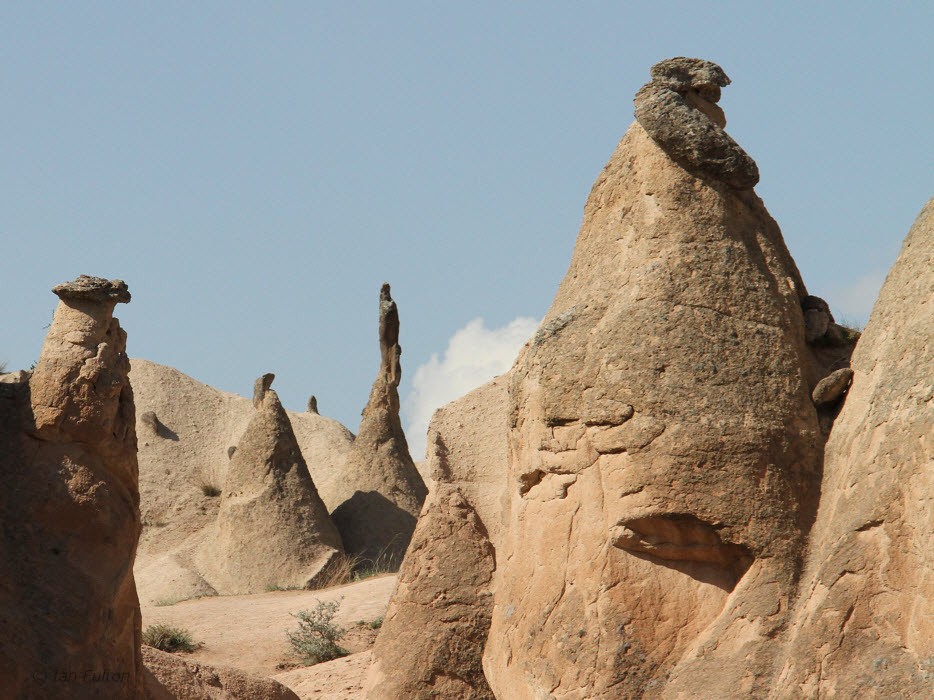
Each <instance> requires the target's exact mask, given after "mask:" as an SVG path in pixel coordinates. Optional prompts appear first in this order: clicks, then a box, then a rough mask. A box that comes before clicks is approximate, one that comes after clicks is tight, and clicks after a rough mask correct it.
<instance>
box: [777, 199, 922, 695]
mask: <svg viewBox="0 0 934 700" xmlns="http://www.w3.org/2000/svg"><path fill="white" fill-rule="evenodd" d="M932 339H934V199H932V200H931V201H929V202H928V203H927V205H926V206H925V207H924V209H923V210H922V211H921V214H920V215H919V216H918V219H917V220H916V221H915V224H914V226H913V227H912V228H911V231H910V232H909V234H908V236H907V238H906V239H905V242H904V243H903V244H902V249H901V253H900V254H899V256H898V259H897V260H896V262H895V266H894V267H893V268H892V270H891V272H890V273H889V275H888V277H887V279H886V282H885V284H884V286H883V287H882V291H881V292H880V294H879V299H878V301H877V302H876V305H875V307H874V308H873V311H872V316H871V317H870V319H869V323H868V324H867V326H866V329H865V330H864V331H863V335H862V337H861V338H860V340H859V343H858V344H857V346H856V351H855V352H854V354H853V358H852V363H851V367H852V385H851V386H850V389H849V392H848V393H847V396H846V402H845V403H844V405H843V409H842V411H841V412H840V415H839V416H838V417H837V420H836V422H835V423H834V425H833V429H832V431H831V433H830V439H829V441H828V442H827V449H826V454H825V461H824V480H823V484H822V487H821V507H820V512H819V514H818V517H817V520H816V522H815V524H814V528H813V530H812V533H811V545H810V550H809V553H808V559H807V569H806V575H805V576H804V577H803V578H802V582H801V586H800V594H799V603H798V606H797V608H796V610H795V613H794V617H793V620H792V626H791V632H790V633H789V639H790V641H789V643H788V647H787V649H786V650H785V652H784V654H783V658H782V663H781V675H780V680H779V683H778V685H777V687H776V689H775V690H774V692H773V694H772V695H770V696H769V697H770V698H776V699H778V698H781V699H782V700H786V699H787V700H791V699H792V698H795V699H797V698H815V699H816V698H830V697H837V698H845V697H854V698H855V697H875V698H896V697H899V698H912V699H914V698H917V699H918V700H920V699H921V698H929V697H932V694H934V663H932V660H934V623H932V620H934V541H932V539H931V532H932V530H934V511H932V510H931V508H930V498H931V494H932V493H934V343H932Z"/></svg>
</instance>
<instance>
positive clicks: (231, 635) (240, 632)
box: [142, 575, 396, 700]
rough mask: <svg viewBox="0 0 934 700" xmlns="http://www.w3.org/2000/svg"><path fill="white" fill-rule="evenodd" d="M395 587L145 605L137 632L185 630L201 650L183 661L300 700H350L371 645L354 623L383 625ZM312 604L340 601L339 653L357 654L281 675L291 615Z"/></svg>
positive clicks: (365, 584) (386, 580)
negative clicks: (243, 675)
mask: <svg viewBox="0 0 934 700" xmlns="http://www.w3.org/2000/svg"><path fill="white" fill-rule="evenodd" d="M395 586H396V576H395V575H384V576H377V577H374V578H370V579H367V580H365V581H360V582H359V583H351V584H347V585H345V586H338V587H336V588H329V589H327V590H324V591H306V590H301V591H275V592H271V593H258V594H254V595H242V596H217V597H209V598H198V599H196V600H187V601H183V602H181V603H176V604H175V605H170V606H163V607H157V606H153V605H146V606H143V607H142V615H143V629H146V627H147V626H149V625H152V624H157V623H162V624H166V625H171V626H172V627H181V628H184V629H187V630H188V631H189V632H190V633H191V635H192V637H193V638H194V640H195V641H196V642H200V643H201V644H202V646H201V648H200V649H199V650H198V651H196V652H194V653H192V654H186V655H185V658H186V659H189V660H191V661H194V662H197V663H202V664H209V665H214V666H232V667H234V668H239V669H242V670H244V671H248V672H249V673H254V674H256V675H260V676H266V677H267V678H275V679H276V680H278V681H279V682H281V683H283V684H285V685H287V686H289V687H290V688H292V690H294V691H295V692H296V693H298V695H299V696H300V697H301V698H303V700H305V699H306V698H314V700H356V699H357V698H358V697H359V695H358V692H359V690H360V682H361V680H362V676H363V674H364V673H365V672H366V668H367V666H368V664H369V651H362V649H365V648H366V647H367V646H368V645H369V643H371V642H372V634H370V635H367V634H363V633H362V632H361V633H354V628H355V627H357V625H356V624H355V623H356V622H357V621H361V620H362V621H364V622H368V621H370V620H375V619H376V618H379V617H382V616H383V615H384V614H385V612H386V606H387V605H388V603H389V597H390V596H391V595H392V592H393V589H394V588H395ZM319 600H326V601H330V600H340V605H341V607H340V611H339V612H338V615H337V617H336V618H335V622H336V623H337V624H338V625H340V626H342V627H345V628H348V629H349V630H351V634H350V635H349V637H348V639H347V640H345V643H344V646H345V647H346V648H348V649H349V650H350V651H359V652H360V653H355V654H353V655H351V656H348V657H346V658H344V659H337V660H335V661H331V662H330V663H327V664H319V665H318V666H311V667H307V668H296V669H293V670H289V669H288V668H287V667H286V669H285V670H284V669H283V667H282V666H281V664H289V663H290V662H294V659H292V658H290V656H289V643H288V639H287V638H286V630H289V629H295V628H296V627H297V621H296V619H295V618H294V617H292V615H291V614H292V613H295V612H298V611H299V610H306V609H310V608H313V607H314V606H315V604H316V601H319Z"/></svg>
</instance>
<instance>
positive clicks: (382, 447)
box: [331, 284, 428, 563]
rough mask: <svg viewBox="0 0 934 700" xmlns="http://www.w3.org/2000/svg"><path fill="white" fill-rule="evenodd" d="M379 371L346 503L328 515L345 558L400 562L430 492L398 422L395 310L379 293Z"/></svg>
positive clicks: (349, 471)
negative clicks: (332, 520) (344, 551)
mask: <svg viewBox="0 0 934 700" xmlns="http://www.w3.org/2000/svg"><path fill="white" fill-rule="evenodd" d="M379 347H380V356H381V361H380V369H379V374H378V375H377V377H376V381H375V382H373V389H372V390H371V391H370V399H369V401H368V402H367V405H366V408H364V409H363V418H362V420H361V421H360V431H359V432H358V434H357V438H356V440H354V444H353V447H352V448H351V450H350V454H349V455H348V457H347V466H346V479H345V484H344V494H345V496H344V500H343V502H342V503H341V505H340V506H338V507H337V508H336V509H335V510H334V511H333V512H332V513H331V515H332V517H333V518H334V523H335V524H336V525H337V528H338V530H339V531H340V533H341V537H342V538H343V540H344V547H345V548H346V550H347V552H348V553H349V554H355V555H360V556H362V557H364V558H366V559H370V560H373V561H375V560H376V559H377V558H382V559H383V560H384V561H387V560H388V561H393V562H396V563H398V562H401V561H402V556H403V555H404V554H405V549H406V547H407V546H408V544H409V540H410V539H411V537H412V532H413V531H414V529H415V522H416V520H417V518H418V514H419V511H420V510H421V507H422V503H423V502H424V501H425V496H426V495H427V492H428V490H427V489H426V488H425V482H424V481H422V477H421V476H420V475H419V473H418V470H417V469H416V468H415V463H414V462H413V461H412V457H411V455H410V454H409V447H408V443H407V442H406V440H405V433H404V432H403V430H402V421H401V420H400V418H399V390H398V387H399V381H400V380H401V378H402V369H401V365H400V362H399V358H400V357H401V355H402V348H401V346H400V345H399V311H398V309H397V307H396V303H395V302H394V301H393V300H392V296H391V295H390V289H389V285H388V284H384V285H383V287H382V289H381V290H380V301H379Z"/></svg>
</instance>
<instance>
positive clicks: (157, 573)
mask: <svg viewBox="0 0 934 700" xmlns="http://www.w3.org/2000/svg"><path fill="white" fill-rule="evenodd" d="M132 364H133V371H132V373H131V379H132V384H133V390H134V393H135V398H136V406H137V408H138V410H139V411H140V412H146V411H153V412H154V413H156V414H157V415H158V417H159V422H160V424H161V430H162V434H161V436H160V437H159V438H153V437H150V436H149V432H148V428H145V427H144V426H142V425H138V426H137V430H138V431H139V433H140V436H141V437H140V443H139V469H140V493H141V504H140V505H141V509H142V517H143V523H144V526H143V532H142V536H141V538H140V547H139V552H138V554H137V561H136V566H135V573H136V582H137V586H138V589H139V595H140V600H141V601H143V602H144V603H146V602H148V603H152V602H155V601H158V600H179V599H183V598H190V597H192V596H196V595H205V594H210V592H211V591H212V590H213V588H212V587H211V586H210V584H208V583H207V581H205V580H204V578H203V576H202V575H201V574H202V572H200V571H199V570H198V566H197V564H196V562H195V554H196V553H197V552H200V551H201V550H202V548H204V547H205V546H208V543H209V541H210V538H211V537H212V536H213V532H214V522H215V520H216V518H217V513H218V507H219V501H220V499H218V498H216V497H209V496H206V495H205V494H204V493H203V491H202V489H201V485H202V484H205V483H209V484H211V485H213V486H215V487H216V488H218V489H221V490H223V487H224V483H225V481H226V479H227V472H228V469H229V468H230V457H229V456H228V455H229V454H231V450H233V452H235V451H236V449H235V445H236V444H237V442H238V441H239V440H240V439H241V437H242V436H243V434H244V431H245V430H246V427H247V425H248V424H249V422H250V421H251V420H252V419H253V417H254V416H255V414H256V409H254V408H253V405H252V402H251V400H250V399H248V398H243V397H242V396H236V395H234V394H228V393H226V392H223V391H219V390H217V389H214V388H213V387H209V386H206V385H205V384H202V383H200V382H197V381H195V380H194V379H192V378H191V377H188V376H186V375H184V374H182V373H181V372H179V371H178V370H175V369H172V368H171V367H165V366H163V365H158V364H155V363H153V362H147V361H146V360H140V359H133V360H132ZM286 414H287V415H288V417H289V422H290V423H291V425H292V429H293V432H294V434H295V437H296V438H297V440H298V444H299V447H300V448H301V452H302V456H303V457H304V459H305V462H306V464H307V466H308V471H309V472H310V474H311V478H312V481H313V482H314V485H315V487H316V488H317V490H318V494H319V495H320V496H321V499H322V500H323V501H324V503H325V505H326V506H327V507H328V509H329V510H333V509H334V508H336V507H337V505H339V504H340V503H341V502H342V498H341V494H342V493H343V492H342V491H341V488H342V481H343V478H344V477H343V469H344V463H345V461H346V459H347V454H348V452H349V451H350V446H351V444H353V434H352V433H351V432H350V431H349V430H347V429H346V428H345V427H344V426H343V425H341V424H340V423H338V422H337V421H335V420H332V419H330V418H326V417H324V416H319V415H314V414H311V413H305V412H301V413H294V412H291V411H286Z"/></svg>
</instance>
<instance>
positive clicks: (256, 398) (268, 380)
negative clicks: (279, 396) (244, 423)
mask: <svg viewBox="0 0 934 700" xmlns="http://www.w3.org/2000/svg"><path fill="white" fill-rule="evenodd" d="M275 378H276V375H274V374H273V373H272V372H267V373H266V374H264V375H263V376H262V377H260V378H259V379H257V380H256V381H255V382H253V407H254V408H261V407H262V405H263V399H264V398H266V392H267V391H269V387H271V386H272V382H273V380H274V379H275Z"/></svg>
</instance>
